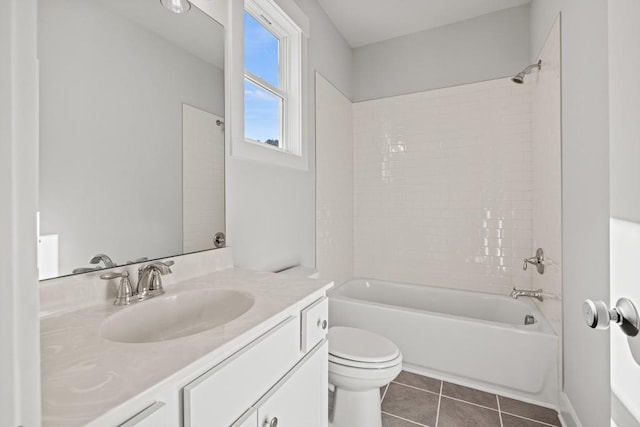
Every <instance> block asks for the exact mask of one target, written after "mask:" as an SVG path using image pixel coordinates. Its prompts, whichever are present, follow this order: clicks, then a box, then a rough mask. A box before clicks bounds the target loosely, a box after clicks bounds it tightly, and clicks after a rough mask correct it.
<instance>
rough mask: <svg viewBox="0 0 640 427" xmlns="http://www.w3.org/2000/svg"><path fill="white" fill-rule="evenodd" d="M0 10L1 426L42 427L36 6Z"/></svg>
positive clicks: (18, 3) (16, 2) (25, 3)
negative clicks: (38, 256)
mask: <svg viewBox="0 0 640 427" xmlns="http://www.w3.org/2000/svg"><path fill="white" fill-rule="evenodd" d="M0 7H2V13H0V199H1V200H2V203H0V283H1V285H0V288H2V298H0V342H1V343H2V345H0V425H2V426H17V425H23V426H39V425H40V335H39V328H40V319H39V317H38V271H37V267H36V222H35V217H36V209H37V202H38V200H37V197H38V196H37V194H38V135H37V134H38V114H37V111H38V108H37V99H38V93H37V92H38V75H37V62H36V2H35V0H2V1H0Z"/></svg>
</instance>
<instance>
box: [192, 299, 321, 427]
mask: <svg viewBox="0 0 640 427" xmlns="http://www.w3.org/2000/svg"><path fill="white" fill-rule="evenodd" d="M326 318H327V304H326V298H322V299H320V300H318V301H316V302H314V303H313V304H311V305H309V306H308V307H306V308H304V309H303V310H302V311H301V312H300V315H299V316H298V315H296V316H290V317H288V318H287V319H285V320H283V321H282V322H281V323H279V324H278V325H277V326H275V327H274V328H272V329H271V330H269V331H268V332H266V333H265V334H263V335H262V336H260V337H259V338H258V339H256V340H254V341H253V342H251V343H250V344H248V345H247V346H245V347H244V348H243V349H241V350H240V351H238V352H236V353H234V354H233V355H231V356H230V357H228V358H227V359H225V360H224V361H222V362H221V363H219V364H217V365H216V366H215V367H213V368H212V369H210V370H208V371H207V372H205V373H204V374H202V375H201V376H199V377H198V378H196V379H195V380H193V381H191V382H190V383H189V384H187V385H186V386H185V387H184V389H183V413H184V426H185V427H205V426H206V427H229V426H233V427H249V426H251V427H256V423H257V425H258V426H260V427H263V426H269V427H270V424H269V423H271V420H272V419H273V418H274V417H277V419H278V421H277V422H274V423H273V424H272V425H274V426H275V425H276V424H277V425H278V426H280V427H283V426H284V427H287V426H291V427H301V426H305V427H324V426H326V408H327V397H326V390H327V375H328V374H327V372H328V365H327V364H328V344H327V343H326V340H325V337H326ZM265 422H266V423H265Z"/></svg>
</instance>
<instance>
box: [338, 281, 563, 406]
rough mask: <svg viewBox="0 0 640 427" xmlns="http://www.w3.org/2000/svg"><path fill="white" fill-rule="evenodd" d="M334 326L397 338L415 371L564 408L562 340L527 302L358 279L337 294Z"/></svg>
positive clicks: (544, 404)
mask: <svg viewBox="0 0 640 427" xmlns="http://www.w3.org/2000/svg"><path fill="white" fill-rule="evenodd" d="M527 315H530V316H533V317H534V319H535V320H534V323H532V324H528V325H525V317H526V316H527ZM529 321H531V319H530V320H529ZM329 322H330V325H331V326H352V327H356V328H362V329H367V330H370V331H373V332H376V333H379V334H381V335H383V336H386V337H387V338H389V339H391V340H392V341H393V342H395V343H396V344H397V345H398V347H399V348H400V350H401V351H402V354H403V358H404V368H405V369H406V370H408V371H413V372H416V373H420V374H424V375H428V376H432V377H435V378H439V379H443V380H447V381H451V382H456V383H458V384H462V385H467V386H470V387H474V388H478V389H482V390H486V391H489V392H492V393H497V394H501V395H503V396H506V397H512V398H516V399H520V400H525V401H529V402H532V403H536V404H540V405H543V406H549V407H557V406H558V396H559V391H558V363H557V360H558V337H557V335H556V334H555V333H554V331H553V329H552V328H551V325H550V324H549V323H548V322H547V320H546V319H545V318H544V316H543V315H542V313H541V312H540V310H538V308H537V306H536V304H535V303H534V302H533V301H531V300H529V299H527V298H524V297H521V298H520V299H518V300H514V299H513V298H511V297H509V296H501V295H492V294H485V293H479V292H470V291H462V290H454V289H445V288H438V287H434V286H425V285H411V284H405V283H393V282H385V281H381V280H372V279H354V280H351V281H348V282H346V283H343V284H342V285H340V286H338V287H337V288H335V289H333V290H332V291H331V292H330V293H329Z"/></svg>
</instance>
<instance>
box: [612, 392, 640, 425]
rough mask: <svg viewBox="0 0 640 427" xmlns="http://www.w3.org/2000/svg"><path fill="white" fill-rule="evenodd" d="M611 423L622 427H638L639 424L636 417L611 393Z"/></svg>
mask: <svg viewBox="0 0 640 427" xmlns="http://www.w3.org/2000/svg"><path fill="white" fill-rule="evenodd" d="M611 421H613V422H614V423H615V424H612V425H618V426H624V427H640V423H639V422H638V420H637V419H636V417H635V416H634V415H633V414H632V413H631V411H629V409H628V408H627V407H626V406H625V404H624V403H622V402H621V401H620V399H619V398H618V396H617V395H616V394H615V393H614V392H613V391H612V392H611Z"/></svg>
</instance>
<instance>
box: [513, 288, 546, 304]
mask: <svg viewBox="0 0 640 427" xmlns="http://www.w3.org/2000/svg"><path fill="white" fill-rule="evenodd" d="M519 297H529V298H535V299H537V300H538V301H540V302H542V301H544V297H543V294H542V289H538V290H536V291H528V290H526V289H516V288H513V290H512V291H511V298H513V299H518V298H519Z"/></svg>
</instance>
